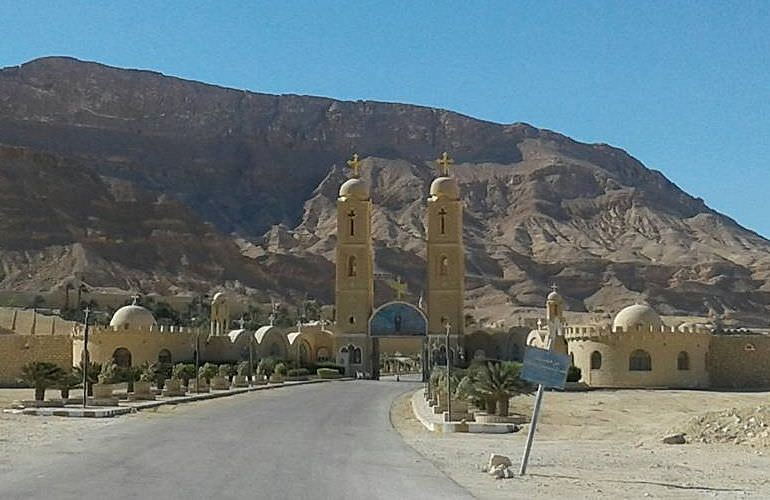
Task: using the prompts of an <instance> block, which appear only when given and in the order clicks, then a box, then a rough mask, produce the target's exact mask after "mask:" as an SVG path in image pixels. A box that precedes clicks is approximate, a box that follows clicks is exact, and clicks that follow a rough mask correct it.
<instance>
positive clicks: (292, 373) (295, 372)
mask: <svg viewBox="0 0 770 500" xmlns="http://www.w3.org/2000/svg"><path fill="white" fill-rule="evenodd" d="M286 375H287V376H289V377H307V376H308V375H310V370H308V369H307V368H292V369H291V370H288V371H287V372H286Z"/></svg>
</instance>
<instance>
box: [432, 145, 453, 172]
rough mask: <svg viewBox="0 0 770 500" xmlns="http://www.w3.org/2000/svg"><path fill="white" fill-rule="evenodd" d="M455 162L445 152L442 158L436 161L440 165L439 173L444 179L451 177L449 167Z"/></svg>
mask: <svg viewBox="0 0 770 500" xmlns="http://www.w3.org/2000/svg"><path fill="white" fill-rule="evenodd" d="M454 162H455V161H454V160H453V159H452V158H450V157H449V154H448V153H447V152H446V151H444V154H442V155H441V158H439V159H438V160H436V163H438V164H439V171H440V173H441V175H443V176H444V177H448V176H449V165H451V164H453V163H454Z"/></svg>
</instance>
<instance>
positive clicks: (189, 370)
mask: <svg viewBox="0 0 770 500" xmlns="http://www.w3.org/2000/svg"><path fill="white" fill-rule="evenodd" d="M172 377H174V378H178V379H180V380H181V381H183V382H184V385H187V384H188V383H189V382H190V379H192V378H195V365H194V364H192V363H177V364H175V365H174V370H173V372H172Z"/></svg>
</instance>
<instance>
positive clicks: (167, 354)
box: [158, 349, 171, 365]
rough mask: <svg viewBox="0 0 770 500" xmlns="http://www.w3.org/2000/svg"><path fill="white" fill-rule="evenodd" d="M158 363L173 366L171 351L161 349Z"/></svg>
mask: <svg viewBox="0 0 770 500" xmlns="http://www.w3.org/2000/svg"><path fill="white" fill-rule="evenodd" d="M158 363H163V364H168V365H170V364H171V351H169V350H168V349H161V350H160V352H159V353H158Z"/></svg>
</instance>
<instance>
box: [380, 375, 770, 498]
mask: <svg viewBox="0 0 770 500" xmlns="http://www.w3.org/2000/svg"><path fill="white" fill-rule="evenodd" d="M410 397H411V393H409V394H406V395H404V396H402V397H401V398H399V399H398V400H397V401H396V403H395V404H394V406H393V408H392V410H391V420H392V422H393V425H394V427H395V428H396V429H397V430H398V431H399V432H400V433H401V435H402V436H403V437H404V439H405V440H406V442H407V443H409V444H410V445H411V446H412V447H414V448H415V449H416V450H417V451H418V452H420V453H421V454H422V455H424V456H425V457H426V458H428V459H429V460H431V461H433V462H434V463H435V464H436V465H437V466H438V467H439V468H440V469H441V470H443V471H444V472H445V473H446V474H447V475H448V476H450V477H451V478H452V479H454V480H455V481H457V482H458V483H459V484H461V485H462V486H463V487H465V488H467V489H468V490H469V491H470V492H471V493H473V494H474V495H475V496H477V497H478V498H483V499H487V498H489V499H496V498H527V499H529V498H556V497H558V498H770V448H765V447H757V446H752V445H751V444H750V442H746V443H744V444H742V445H741V444H704V443H700V442H697V443H688V444H684V445H665V444H662V443H661V439H662V437H663V436H665V435H667V434H670V433H671V432H677V431H679V432H681V431H685V430H686V429H687V427H688V423H689V422H691V419H693V418H697V417H699V416H700V415H704V414H706V413H708V412H709V411H716V410H729V409H731V408H749V407H757V406H759V405H762V404H767V403H768V402H770V393H726V392H706V391H632V390H626V391H591V392H579V393H578V392H572V393H560V392H548V393H546V394H545V397H544V402H543V412H542V414H541V415H542V419H541V421H540V423H539V425H538V429H537V435H536V438H535V445H534V447H533V451H532V455H531V458H530V462H529V467H528V470H527V472H528V474H527V475H526V476H524V477H520V476H518V469H519V464H520V461H521V455H522V453H523V451H524V442H525V440H526V431H527V428H528V426H524V428H523V429H522V431H520V432H518V433H515V434H506V435H492V434H445V435H442V434H437V433H431V432H428V431H427V430H426V429H425V428H424V427H423V426H422V425H421V424H420V423H419V422H418V421H417V420H416V419H415V418H414V416H413V414H412V411H411V408H410V406H409V398H410ZM533 400H534V398H532V397H529V396H520V397H517V398H513V399H512V400H511V404H512V408H511V410H512V411H515V412H519V413H524V414H531V408H532V403H533ZM490 453H499V454H503V455H507V456H508V457H510V458H511V460H512V461H513V464H514V465H513V467H512V470H513V471H514V472H515V473H516V476H517V477H515V478H513V479H501V480H496V479H493V478H492V477H491V476H489V475H488V474H486V473H484V472H483V470H482V467H483V466H484V465H485V464H486V461H487V460H488V458H489V454H490Z"/></svg>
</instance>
